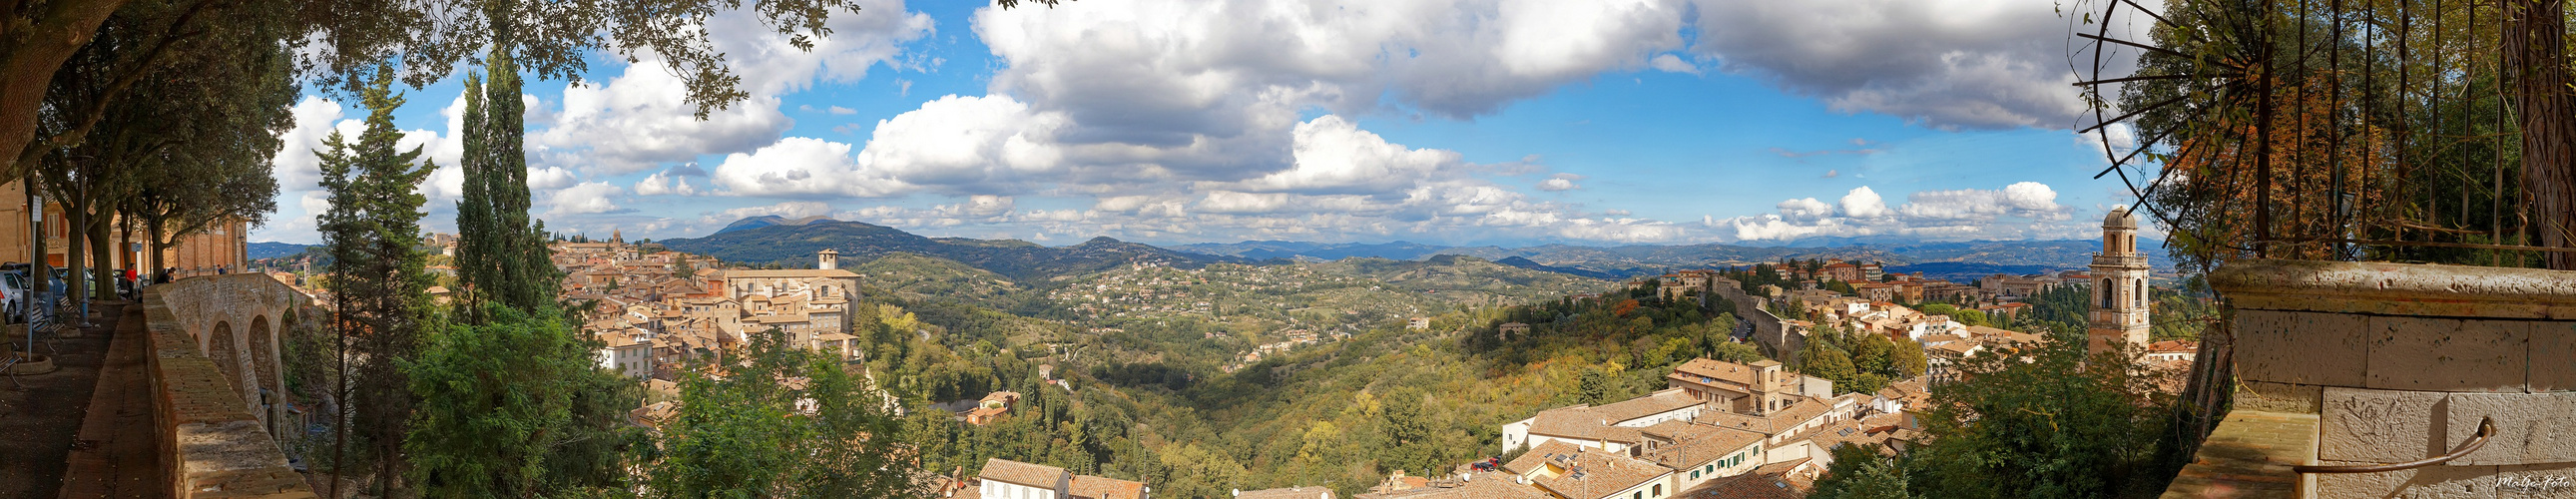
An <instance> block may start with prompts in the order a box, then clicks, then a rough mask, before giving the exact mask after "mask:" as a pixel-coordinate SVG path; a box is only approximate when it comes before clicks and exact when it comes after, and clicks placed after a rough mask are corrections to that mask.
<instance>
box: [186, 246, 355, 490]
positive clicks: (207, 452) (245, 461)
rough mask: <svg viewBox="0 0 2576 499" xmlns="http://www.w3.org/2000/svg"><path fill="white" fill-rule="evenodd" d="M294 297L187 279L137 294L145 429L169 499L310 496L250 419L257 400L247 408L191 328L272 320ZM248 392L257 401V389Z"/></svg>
mask: <svg viewBox="0 0 2576 499" xmlns="http://www.w3.org/2000/svg"><path fill="white" fill-rule="evenodd" d="M263 284H264V285H263ZM302 296H303V294H302V293H299V292H296V291H295V290H294V289H293V288H289V287H286V286H285V285H284V284H279V283H278V282H277V281H276V280H274V279H270V278H268V277H267V276H263V275H256V274H235V275H227V276H220V277H198V278H190V279H185V280H181V281H179V282H175V283H171V284H167V285H161V286H152V287H149V288H146V289H145V291H144V294H143V314H144V320H145V329H146V331H145V333H146V339H147V343H146V349H148V350H149V351H150V352H151V354H150V356H149V358H148V367H147V374H148V376H149V378H150V380H151V387H152V390H151V393H152V396H153V401H152V409H153V423H154V427H153V429H154V431H155V432H156V433H157V434H158V435H159V436H160V445H161V452H162V456H163V458H162V460H161V464H162V465H163V466H164V469H165V470H166V472H167V477H168V480H169V483H170V488H171V493H172V497H180V498H199V497H208V498H211V497H279V498H292V497H315V495H314V493H313V490H312V488H311V487H310V486H309V485H307V484H305V482H304V478H303V476H301V475H299V474H297V473H295V471H294V470H292V469H290V468H288V467H287V463H286V454H285V453H284V452H282V451H280V450H279V448H278V444H277V440H276V439H274V438H272V437H271V436H270V435H269V434H268V431H267V430H266V429H265V427H264V426H263V425H262V419H261V418H260V417H259V416H258V415H255V414H253V413H252V410H253V409H252V408H253V407H255V406H254V404H255V403H256V401H252V400H245V399H244V393H245V391H244V389H243V388H241V386H242V383H240V382H239V381H237V380H234V379H231V378H230V377H227V376H226V375H225V372H227V371H225V370H224V369H221V368H219V367H217V366H216V365H215V361H214V360H213V359H211V358H209V357H207V356H206V350H205V349H204V347H203V344H202V341H203V340H202V339H201V338H199V337H198V335H199V334H202V333H198V332H196V331H195V330H194V328H192V326H195V325H198V324H206V323H209V322H222V320H223V319H225V318H233V317H240V316H245V315H247V316H251V317H255V318H256V317H275V316H277V314H278V313H279V312H281V311H282V310H283V307H284V306H285V305H286V304H291V303H295V300H296V299H299V298H300V297H302ZM262 306H276V307H279V308H274V309H265V310H262V309H260V307H262ZM235 320H237V319H235ZM271 361H272V362H273V361H274V357H271ZM239 372H245V373H247V372H255V371H250V370H243V371H239ZM271 372H275V370H272V371H271ZM250 393H252V394H253V396H256V392H255V389H254V391H252V392H250Z"/></svg>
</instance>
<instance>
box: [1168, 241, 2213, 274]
mask: <svg viewBox="0 0 2576 499" xmlns="http://www.w3.org/2000/svg"><path fill="white" fill-rule="evenodd" d="M1834 243H1842V244H1834ZM2140 243H2141V244H2142V245H2143V246H2144V247H2148V248H2161V247H2163V246H2164V242H2163V241H2154V240H2141V241H2140ZM1172 248H1174V249H1179V250H1183V251H1194V252H1200V253H1208V254H1215V255H1227V256H1239V257H1245V258H1256V259H1270V258H1286V259H1292V260H1338V259H1342V258H1351V257H1375V258H1387V259H1395V260H1418V259H1422V258H1427V257H1429V256H1431V255H1443V254H1449V255H1467V256H1474V257H1478V258H1484V259H1487V260H1492V261H1493V262H1494V263H1500V264H1504V265H1511V266H1515V267H1521V268H1528V269H1535V270H1547V271H1551V272H1561V273H1567V274H1574V275H1583V276H1587V277H1597V278H1604V279H1617V278H1625V277H1629V276H1636V275H1649V274H1659V273H1663V272H1668V271H1671V270H1676V269H1689V268H1707V267H1723V266H1735V265H1745V264H1750V263H1756V262H1771V261H1779V260H1780V259H1783V258H1797V259H1810V258H1841V259H1845V260H1863V261H1879V262H1886V263H1887V264H1888V265H1890V266H1915V265H1930V266H1925V267H1921V268H1919V269H1915V270H1906V271H1907V272H1914V271H1923V272H1926V274H1927V275H1930V274H1935V273H1938V274H1945V275H1966V274H1964V273H1974V272H1982V274H1977V275H1985V274H1993V273H2024V274H2027V273H2036V272H2042V271H2046V270H2054V269H2072V268H2081V267H2084V266H2086V265H2090V264H2091V263H2092V260H2093V253H2094V252H2096V251H2099V250H2100V249H2101V243H2100V242H2099V241H2074V240H2061V241H1971V242H1937V243H1936V242H1907V241H1887V240H1873V241H1862V240H1850V239H1841V240H1824V239H1809V240H1801V241H1796V242H1793V243H1792V244H1789V245H1783V246H1739V245H1729V244H1714V243H1711V244H1686V245H1629V246H1609V247H1600V246H1574V245H1565V244H1549V245H1541V246H1529V247H1521V248H1503V247H1498V246H1435V245H1426V244H1419V243H1412V242H1404V241H1397V242H1390V243H1375V244H1359V243H1308V242H1294V241H1244V242H1240V243H1202V244H1184V245H1177V246H1173V247H1172ZM2147 253H2149V254H2148V261H2149V262H2150V263H2152V264H2153V265H2155V266H2156V267H2158V268H2171V267H2172V266H2173V262H2172V261H2171V260H2170V259H2168V258H2166V257H2165V255H2164V254H2163V253H2162V252H2160V251H2153V250H2150V251H2148V252H2147ZM1931 264H1964V266H1963V265H1931Z"/></svg>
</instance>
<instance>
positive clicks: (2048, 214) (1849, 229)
mask: <svg viewBox="0 0 2576 499" xmlns="http://www.w3.org/2000/svg"><path fill="white" fill-rule="evenodd" d="M1777 208H1778V211H1777V212H1776V213H1765V214H1760V215H1750V216H1740V217H1733V218H1726V219H1719V218H1716V217H1704V218H1702V220H1701V224H1702V225H1704V226H1705V227H1707V228H1708V229H1711V230H1714V231H1716V232H1717V234H1716V235H1717V236H1718V237H1719V238H1720V239H1722V240H1729V241H1766V240H1768V241H1786V240H1795V239H1800V238H1806V237H1858V236H1908V237H1917V238H1923V239H1931V240H1963V239H2025V238H2048V239H2059V238H2077V237H2086V234H2085V232H2084V230H2085V227H2084V226H2083V224H2069V223H2066V222H2067V221H2068V220H2070V219H2072V218H2073V212H2074V210H2073V208H2072V207H2069V206H2066V205H2062V204H2058V202H2057V191H2056V190H2055V189H2051V188H2049V186H2048V185H2046V184H2041V183H2038V182H2016V183H2013V184H2012V185H2007V186H2004V188H2002V189H1993V190H1987V189H1955V190H1929V191H1918V192H1915V193H1912V194H1908V195H1906V202H1905V204H1903V205H1899V206H1896V207H1893V208H1890V207H1889V206H1887V204H1886V202H1885V200H1883V199H1881V198H1880V196H1879V194H1878V193H1877V191H1874V190H1871V189H1870V188H1869V187H1867V186H1863V187H1858V188H1854V189H1852V190H1851V192H1849V193H1847V194H1845V195H1844V196H1843V198H1842V200H1841V202H1840V203H1838V204H1827V203H1825V202H1823V201H1818V200H1816V199H1815V198H1799V199H1790V200H1786V201H1781V202H1780V204H1779V205H1778V207H1777Z"/></svg>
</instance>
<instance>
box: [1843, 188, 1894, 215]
mask: <svg viewBox="0 0 2576 499" xmlns="http://www.w3.org/2000/svg"><path fill="white" fill-rule="evenodd" d="M1842 207H1843V216H1846V217H1852V218H1881V217H1886V216H1887V215H1888V214H1889V213H1890V212H1889V211H1887V201H1885V200H1882V199H1879V197H1878V191H1872V190H1869V186H1866V185H1864V186H1860V187H1854V188H1852V190H1851V192H1850V193H1848V194H1844V195H1843V200H1842Z"/></svg>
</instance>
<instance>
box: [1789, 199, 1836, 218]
mask: <svg viewBox="0 0 2576 499" xmlns="http://www.w3.org/2000/svg"><path fill="white" fill-rule="evenodd" d="M1779 208H1780V216H1781V217H1783V218H1786V219H1788V221H1790V222H1801V223H1803V222H1813V221H1816V220H1822V219H1824V218H1825V217H1830V216H1834V206H1833V205H1829V204H1825V202H1823V201H1817V200H1816V198H1798V199H1791V200H1788V201H1781V202H1780V205H1779Z"/></svg>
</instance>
